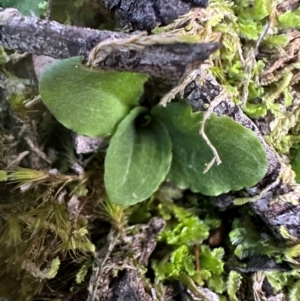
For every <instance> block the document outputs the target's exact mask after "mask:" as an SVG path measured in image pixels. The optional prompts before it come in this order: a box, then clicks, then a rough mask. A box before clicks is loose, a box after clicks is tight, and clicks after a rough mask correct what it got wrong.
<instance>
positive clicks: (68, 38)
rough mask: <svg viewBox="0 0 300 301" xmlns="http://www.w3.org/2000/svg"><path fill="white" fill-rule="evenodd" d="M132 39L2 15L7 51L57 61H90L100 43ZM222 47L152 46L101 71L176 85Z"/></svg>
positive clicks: (1, 38) (120, 56)
mask: <svg viewBox="0 0 300 301" xmlns="http://www.w3.org/2000/svg"><path fill="white" fill-rule="evenodd" d="M128 37H130V35H128V34H124V33H116V32H111V31H105V30H104V31H100V30H94V29H90V28H79V27H72V26H66V25H62V24H59V23H57V22H55V21H48V20H42V19H39V18H36V17H24V16H22V15H21V14H20V13H19V12H18V11H17V10H15V9H5V10H2V11H0V45H2V46H3V47H4V48H8V49H12V50H17V51H20V52H30V53H32V54H36V55H46V56H50V57H53V58H57V59H64V58H69V57H72V56H83V57H85V58H87V57H88V55H89V53H90V51H91V50H92V49H93V48H94V46H96V45H97V44H98V43H99V42H102V41H104V40H106V39H117V38H128ZM219 46H220V44H219V43H207V44H203V43H196V44H187V43H174V44H169V45H151V46H147V47H145V48H144V49H143V50H141V51H135V50H129V51H122V52H121V51H116V52H113V53H111V54H110V55H108V57H107V58H106V59H104V60H103V61H102V62H101V63H100V65H99V66H100V68H103V69H115V70H120V71H133V72H142V73H148V74H150V75H152V76H154V77H163V78H168V79H171V80H172V81H174V82H176V81H177V80H179V79H180V78H181V77H182V75H183V74H184V72H185V71H186V70H187V69H189V68H194V67H197V66H199V65H200V64H201V62H203V61H204V60H206V59H207V58H208V57H209V55H210V54H211V53H212V52H214V51H216V50H217V49H218V48H219Z"/></svg>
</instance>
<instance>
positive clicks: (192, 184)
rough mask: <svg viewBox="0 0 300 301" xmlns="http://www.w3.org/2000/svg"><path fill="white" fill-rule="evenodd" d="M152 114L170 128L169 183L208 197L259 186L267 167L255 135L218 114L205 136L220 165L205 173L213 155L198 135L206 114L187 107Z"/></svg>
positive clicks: (159, 109) (158, 109) (176, 105)
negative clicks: (219, 160) (170, 157)
mask: <svg viewBox="0 0 300 301" xmlns="http://www.w3.org/2000/svg"><path fill="white" fill-rule="evenodd" d="M152 113H153V114H154V115H155V116H156V117H158V118H159V119H160V120H161V121H162V122H163V123H164V124H165V125H166V127H167V128H168V131H169V134H170V136H171V140H172V144H173V160H172V164H171V169H170V172H169V175H168V177H167V178H168V180H170V181H171V182H173V183H174V184H176V185H177V186H178V187H179V188H183V189H186V188H189V189H191V190H192V191H194V192H201V193H203V194H205V195H209V196H217V195H220V194H222V193H226V192H228V191H230V190H240V189H242V188H244V187H251V186H253V185H255V184H256V183H258V182H259V181H260V180H261V179H262V178H263V176H264V175H265V173H266V171H267V168H268V161H267V157H266V153H265V151H264V149H263V147H262V145H261V143H260V142H259V140H258V138H257V137H256V136H255V134H254V133H253V132H252V131H250V130H248V129H246V128H244V127H243V126H242V125H240V124H238V123H237V122H235V121H234V120H233V119H231V118H229V117H227V116H222V117H218V116H217V115H215V114H212V116H211V117H210V118H209V119H208V120H207V121H206V124H205V133H206V135H207V137H208V138H209V140H210V142H211V143H212V144H213V146H214V147H215V148H216V149H217V152H218V154H219V156H220V158H221V160H222V163H221V164H220V165H216V164H214V165H213V166H212V168H211V169H210V170H209V171H208V172H207V173H205V174H204V173H203V171H204V169H205V167H206V164H207V163H208V162H210V160H211V159H212V158H213V153H212V151H211V149H210V148H209V147H208V145H207V144H206V142H205V141H204V139H203V138H202V137H201V136H200V134H199V129H200V124H201V121H202V119H203V113H200V112H198V113H193V112H192V110H191V108H190V107H189V106H187V105H185V104H180V103H171V104H169V105H168V106H167V107H166V108H163V107H156V108H154V109H153V110H152Z"/></svg>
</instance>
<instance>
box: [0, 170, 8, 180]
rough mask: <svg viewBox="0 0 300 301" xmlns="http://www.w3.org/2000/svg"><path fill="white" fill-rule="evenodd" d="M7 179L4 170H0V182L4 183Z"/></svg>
mask: <svg viewBox="0 0 300 301" xmlns="http://www.w3.org/2000/svg"><path fill="white" fill-rule="evenodd" d="M7 179H8V177H7V172H6V171H5V170H0V182H2V181H3V182H5V181H7Z"/></svg>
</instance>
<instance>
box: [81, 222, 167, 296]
mask: <svg viewBox="0 0 300 301" xmlns="http://www.w3.org/2000/svg"><path fill="white" fill-rule="evenodd" d="M165 224H166V223H165V221H164V220H163V219H162V218H159V217H153V218H152V219H151V220H150V221H149V222H148V224H146V225H135V226H134V227H135V228H134V229H135V233H136V234H134V235H125V236H124V237H123V238H122V239H121V238H120V239H118V240H117V241H116V242H115V245H114V249H113V250H110V251H111V253H110V256H109V257H108V258H107V259H106V260H105V259H104V257H105V255H102V257H98V258H97V260H96V261H95V263H96V264H95V266H94V269H93V270H94V272H93V274H92V276H91V278H90V286H89V287H90V288H89V296H88V298H87V301H142V300H143V301H152V297H151V296H150V295H149V294H148V293H147V292H146V291H145V283H144V280H143V279H142V275H141V274H140V270H141V269H140V267H139V265H142V266H147V264H148V261H149V257H150V255H151V253H152V252H153V250H154V248H155V247H156V243H157V236H158V234H159V233H160V232H161V231H162V230H163V229H164V227H165ZM137 229H139V231H136V230H137ZM108 249H109V247H108ZM99 253H101V251H100V252H99ZM102 254H104V253H102ZM99 262H100V264H99V265H98V264H97V263H99ZM117 271H119V272H118V273H117ZM116 274H117V275H116Z"/></svg>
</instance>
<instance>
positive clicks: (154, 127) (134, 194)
mask: <svg viewBox="0 0 300 301" xmlns="http://www.w3.org/2000/svg"><path fill="white" fill-rule="evenodd" d="M146 112H147V110H146V109H145V108H142V107H137V108H134V109H133V110H132V111H131V112H130V114H129V115H128V116H127V117H126V118H125V119H124V120H123V121H122V122H121V123H120V125H119V126H118V129H117V132H116V133H115V135H114V136H113V137H112V139H111V141H110V145H109V147H108V151H107V155H106V159H105V177H104V180H105V186H106V191H107V194H108V196H109V198H110V200H111V202H112V203H115V204H119V205H124V206H126V205H133V204H136V203H138V202H141V201H143V200H145V199H147V198H149V197H150V196H151V195H152V194H153V193H154V192H155V191H156V190H157V189H158V187H159V185H160V183H161V182H162V181H163V180H164V179H165V177H166V175H167V173H168V171H169V168H170V164H171V159H172V153H171V140H170V137H169V134H168V131H167V129H166V127H165V126H164V125H163V123H162V122H160V121H159V120H157V119H156V118H153V117H150V116H149V115H146ZM140 114H142V115H140ZM139 115H140V116H139Z"/></svg>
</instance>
